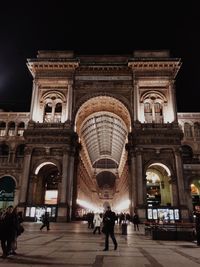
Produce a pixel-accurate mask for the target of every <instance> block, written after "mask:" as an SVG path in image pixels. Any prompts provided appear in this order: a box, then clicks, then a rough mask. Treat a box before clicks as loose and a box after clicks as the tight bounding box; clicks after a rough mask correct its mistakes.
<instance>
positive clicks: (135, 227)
mask: <svg viewBox="0 0 200 267" xmlns="http://www.w3.org/2000/svg"><path fill="white" fill-rule="evenodd" d="M139 222H140V220H139V216H138V214H137V213H134V215H133V224H134V231H136V229H137V230H138V231H139Z"/></svg>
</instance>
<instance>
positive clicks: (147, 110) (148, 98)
mask: <svg viewBox="0 0 200 267" xmlns="http://www.w3.org/2000/svg"><path fill="white" fill-rule="evenodd" d="M140 101H141V102H143V103H144V118H145V122H147V123H152V122H154V123H162V122H163V104H164V102H165V97H164V95H162V94H161V93H159V92H156V91H152V92H149V93H145V94H144V95H143V96H142V97H141V99H140Z"/></svg>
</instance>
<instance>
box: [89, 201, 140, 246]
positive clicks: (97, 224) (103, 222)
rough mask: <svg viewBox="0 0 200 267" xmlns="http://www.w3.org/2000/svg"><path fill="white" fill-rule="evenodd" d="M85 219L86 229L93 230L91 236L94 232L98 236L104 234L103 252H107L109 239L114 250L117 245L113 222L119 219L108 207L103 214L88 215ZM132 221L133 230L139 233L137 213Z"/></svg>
mask: <svg viewBox="0 0 200 267" xmlns="http://www.w3.org/2000/svg"><path fill="white" fill-rule="evenodd" d="M87 218H88V228H92V229H94V230H93V234H95V233H96V232H98V234H101V232H102V233H104V234H105V247H104V249H103V250H104V251H107V250H109V237H110V238H111V239H112V241H113V244H114V250H116V249H117V246H118V244H117V241H116V238H115V233H114V226H115V222H116V221H118V218H119V217H118V216H117V215H116V214H115V212H113V211H112V210H111V208H110V206H108V207H107V210H106V211H105V213H104V214H101V213H95V214H94V213H89V214H88V216H87ZM129 220H130V221H131V218H129ZM122 221H123V220H122ZM132 221H133V224H134V230H135V231H136V230H138V231H139V217H138V214H137V213H135V214H134V216H133V220H132ZM120 224H121V222H120ZM101 226H102V227H101ZM101 228H102V229H101Z"/></svg>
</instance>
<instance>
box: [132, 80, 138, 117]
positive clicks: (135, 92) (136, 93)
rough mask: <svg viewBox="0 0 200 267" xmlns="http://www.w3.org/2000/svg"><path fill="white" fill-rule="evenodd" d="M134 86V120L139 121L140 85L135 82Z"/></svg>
mask: <svg viewBox="0 0 200 267" xmlns="http://www.w3.org/2000/svg"><path fill="white" fill-rule="evenodd" d="M133 85H134V120H135V121H138V97H139V93H138V83H137V82H136V81H134V82H133Z"/></svg>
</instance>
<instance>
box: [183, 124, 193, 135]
mask: <svg viewBox="0 0 200 267" xmlns="http://www.w3.org/2000/svg"><path fill="white" fill-rule="evenodd" d="M184 134H185V137H192V127H191V125H190V124H189V123H187V122H185V124H184Z"/></svg>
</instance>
